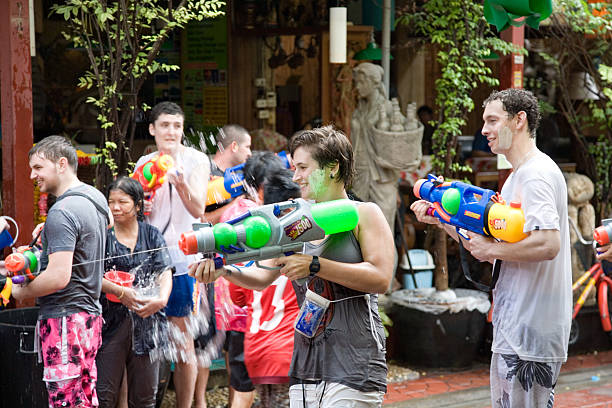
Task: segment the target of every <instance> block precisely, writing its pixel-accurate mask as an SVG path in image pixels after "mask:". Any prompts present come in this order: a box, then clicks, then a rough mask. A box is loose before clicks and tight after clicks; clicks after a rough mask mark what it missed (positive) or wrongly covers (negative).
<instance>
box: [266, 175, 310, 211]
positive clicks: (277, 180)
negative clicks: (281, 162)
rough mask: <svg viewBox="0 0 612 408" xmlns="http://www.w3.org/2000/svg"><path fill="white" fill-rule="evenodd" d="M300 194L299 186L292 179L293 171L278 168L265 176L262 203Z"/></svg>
mask: <svg viewBox="0 0 612 408" xmlns="http://www.w3.org/2000/svg"><path fill="white" fill-rule="evenodd" d="M301 196H302V191H301V190H300V186H298V185H297V184H296V183H295V182H294V181H293V172H292V171H291V170H289V169H280V170H277V171H274V172H272V173H271V174H269V175H268V176H267V177H266V180H265V183H264V194H263V199H264V204H273V203H279V202H281V201H287V200H290V199H292V198H299V197H301Z"/></svg>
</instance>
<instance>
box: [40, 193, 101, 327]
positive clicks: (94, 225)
mask: <svg viewBox="0 0 612 408" xmlns="http://www.w3.org/2000/svg"><path fill="white" fill-rule="evenodd" d="M70 192H79V193H84V194H86V195H88V196H89V197H91V198H92V199H93V200H94V201H95V202H96V203H98V204H99V205H100V206H101V207H102V208H104V210H105V211H107V212H108V204H107V202H106V199H105V198H104V196H103V195H102V193H100V192H99V191H98V190H96V189H95V188H93V187H92V186H89V185H87V184H79V185H78V186H76V187H73V188H71V189H69V190H68V191H66V192H65V193H64V195H66V194H68V193H70ZM62 197H63V196H60V197H58V201H57V202H56V203H55V204H54V205H53V206H52V207H51V209H50V210H49V213H48V214H47V221H46V222H45V227H44V229H43V232H42V243H43V254H42V256H41V267H42V269H43V270H44V269H46V268H47V264H48V262H49V259H48V254H53V253H55V252H61V251H70V252H73V253H74V255H73V258H72V264H73V265H77V264H80V263H85V262H90V263H86V264H84V265H78V266H73V267H72V274H71V276H70V282H69V283H68V285H67V286H66V287H65V288H63V289H61V290H58V291H57V292H55V293H52V294H50V295H47V296H42V297H40V298H38V303H39V305H40V311H39V315H38V318H39V319H48V318H58V317H63V316H68V315H71V314H74V313H80V312H87V313H90V314H94V315H99V314H100V313H101V312H102V308H101V306H100V301H99V298H100V291H101V290H102V275H103V273H104V262H103V261H102V259H103V258H104V248H105V245H106V226H107V219H106V217H105V216H104V215H103V214H101V213H100V212H99V211H98V210H97V209H96V207H94V205H93V204H92V203H91V202H90V201H89V200H88V199H87V198H85V197H80V196H68V197H64V198H62ZM96 260H97V261H99V262H91V261H96Z"/></svg>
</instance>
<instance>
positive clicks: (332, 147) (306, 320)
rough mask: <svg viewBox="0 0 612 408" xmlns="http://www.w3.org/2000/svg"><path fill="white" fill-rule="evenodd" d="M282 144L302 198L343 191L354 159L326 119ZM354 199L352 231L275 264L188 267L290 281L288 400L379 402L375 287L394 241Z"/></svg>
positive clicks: (380, 343) (237, 277)
mask: <svg viewBox="0 0 612 408" xmlns="http://www.w3.org/2000/svg"><path fill="white" fill-rule="evenodd" d="M289 150H290V152H291V156H292V158H293V164H294V166H295V169H296V170H295V175H294V177H293V180H294V181H295V182H296V183H298V184H299V186H300V188H301V192H302V198H305V199H310V200H314V201H316V202H317V203H319V202H327V201H333V200H339V199H346V198H348V195H347V193H346V190H347V188H349V187H350V185H351V181H352V179H353V170H354V163H353V150H352V147H351V144H350V142H349V140H348V138H347V137H346V136H345V135H344V134H342V133H341V132H340V131H337V130H335V129H333V128H332V127H331V126H326V127H323V128H318V129H313V130H306V131H302V132H299V133H297V134H296V135H294V137H293V138H292V139H291V141H290V144H289ZM355 205H356V206H357V211H358V215H359V222H358V224H357V227H356V228H355V229H354V230H352V231H348V232H341V233H337V234H333V235H328V236H326V237H325V238H324V239H323V240H321V241H319V242H308V243H306V244H304V248H303V251H302V252H303V253H301V254H294V255H290V256H283V257H280V258H277V259H275V260H271V261H270V262H268V266H276V267H277V269H275V270H267V269H261V268H256V267H251V268H236V267H234V266H226V267H224V268H220V269H215V266H214V262H213V261H211V260H204V261H203V262H201V263H199V264H197V265H193V266H192V267H191V270H190V273H191V274H192V275H193V276H195V277H196V278H197V279H198V280H200V281H202V282H212V281H214V280H215V279H217V278H218V277H219V276H225V277H226V278H227V279H228V280H230V281H231V282H233V283H235V284H237V285H240V286H243V287H246V288H250V289H255V290H261V289H263V288H265V287H267V286H268V285H270V284H271V283H272V282H273V281H274V280H275V279H276V278H277V277H278V276H279V274H283V275H285V276H286V277H287V278H289V279H290V280H291V281H292V284H293V288H294V290H295V292H296V296H297V300H298V304H299V306H300V307H301V310H300V313H299V315H298V319H297V321H296V325H295V327H296V331H295V341H294V350H293V358H292V362H291V369H290V372H289V376H290V377H291V388H290V391H289V397H290V400H291V407H311V406H312V407H314V406H321V407H334V406H341V405H342V404H343V403H348V402H359V403H360V405H359V406H368V407H369V406H371V407H380V406H381V405H382V400H383V396H384V393H385V391H386V375H387V367H386V362H385V348H384V343H385V337H384V333H383V327H382V322H381V320H380V316H379V315H378V295H377V294H376V293H383V292H385V291H386V290H387V288H388V287H389V282H390V280H391V278H392V273H393V259H394V256H395V253H394V251H395V248H394V245H393V237H392V234H391V231H390V229H389V226H388V224H387V222H386V220H385V217H384V216H383V214H382V211H381V210H380V209H379V208H378V206H376V205H375V204H373V203H357V202H355ZM338 222H339V223H341V222H342V220H341V219H338Z"/></svg>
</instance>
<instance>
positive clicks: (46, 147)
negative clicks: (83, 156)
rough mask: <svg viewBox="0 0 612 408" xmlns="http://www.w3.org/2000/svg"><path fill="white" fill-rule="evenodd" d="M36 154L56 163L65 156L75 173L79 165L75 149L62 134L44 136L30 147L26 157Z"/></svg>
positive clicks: (29, 157)
mask: <svg viewBox="0 0 612 408" xmlns="http://www.w3.org/2000/svg"><path fill="white" fill-rule="evenodd" d="M36 154H37V155H40V156H41V157H43V158H45V159H47V160H50V161H52V162H53V163H57V162H58V161H59V160H60V159H61V158H62V157H65V158H66V160H68V165H69V166H70V167H71V168H72V170H73V171H74V172H75V173H76V171H77V169H78V167H79V158H78V157H77V152H76V149H75V148H74V146H73V145H72V143H70V141H69V140H68V139H66V138H65V137H64V136H57V135H53V136H47V137H45V138H44V139H43V140H41V141H40V142H38V143H36V144H35V145H34V147H32V148H31V149H30V152H29V153H28V159H31V158H32V156H34V155H36Z"/></svg>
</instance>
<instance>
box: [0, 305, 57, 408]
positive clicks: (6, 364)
mask: <svg viewBox="0 0 612 408" xmlns="http://www.w3.org/2000/svg"><path fill="white" fill-rule="evenodd" d="M37 318H38V308H37V307H27V308H21V309H10V310H3V311H0V353H1V355H2V358H1V361H2V367H1V368H0V407H2V408H5V407H6V408H9V407H11V408H13V407H32V408H38V407H41V408H43V407H48V406H49V402H48V398H47V389H46V387H45V383H44V382H43V380H42V375H43V366H42V363H41V364H38V363H37V360H38V357H37V354H36V353H35V352H34V327H35V326H36V320H37Z"/></svg>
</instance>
